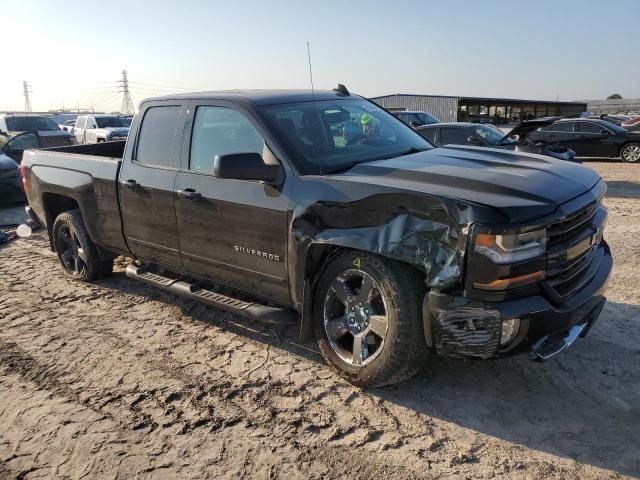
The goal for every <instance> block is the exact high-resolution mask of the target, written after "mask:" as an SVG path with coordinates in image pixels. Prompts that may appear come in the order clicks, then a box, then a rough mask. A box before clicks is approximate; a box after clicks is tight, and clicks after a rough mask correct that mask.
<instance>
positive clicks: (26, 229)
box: [16, 223, 31, 238]
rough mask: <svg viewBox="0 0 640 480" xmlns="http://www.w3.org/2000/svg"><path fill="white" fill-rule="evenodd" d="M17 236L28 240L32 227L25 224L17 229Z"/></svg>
mask: <svg viewBox="0 0 640 480" xmlns="http://www.w3.org/2000/svg"><path fill="white" fill-rule="evenodd" d="M16 235H18V236H19V237H22V238H27V237H30V236H31V227H30V226H29V225H25V224H24V223H23V224H22V225H20V226H19V227H18V228H16Z"/></svg>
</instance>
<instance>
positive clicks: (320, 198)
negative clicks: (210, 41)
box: [22, 86, 612, 386]
mask: <svg viewBox="0 0 640 480" xmlns="http://www.w3.org/2000/svg"><path fill="white" fill-rule="evenodd" d="M22 167H23V175H24V177H25V185H26V189H27V195H28V200H29V204H30V207H29V210H30V213H31V214H32V216H33V217H34V218H35V219H37V220H39V221H40V222H41V223H42V224H43V225H45V226H46V229H47V231H48V233H49V238H50V243H51V248H52V249H53V250H54V251H55V252H57V255H58V258H59V260H60V262H61V264H62V266H63V268H64V270H65V271H66V272H67V273H68V274H69V275H70V276H72V277H75V278H77V279H80V280H84V281H92V280H95V279H97V278H99V277H101V276H104V275H108V274H110V273H111V271H112V259H113V258H114V256H116V255H119V254H122V255H127V256H129V257H133V258H134V259H135V261H134V262H132V263H131V265H129V267H128V268H127V269H126V273H127V275H128V276H129V277H132V278H135V279H137V280H140V281H143V282H146V283H148V284H151V285H155V286H157V287H159V288H163V289H165V290H168V291H171V292H174V293H175V294H177V295H181V296H184V297H187V298H190V299H196V300H200V301H202V302H206V303H208V304H210V305H213V306H215V307H218V308H221V309H224V310H227V311H231V312H234V313H237V314H239V315H245V316H248V317H251V318H254V319H257V320H261V321H266V322H286V321H292V320H295V321H299V322H300V333H301V337H302V338H303V339H309V338H311V337H312V336H313V335H314V334H315V336H316V337H317V339H318V343H319V346H320V350H321V351H322V354H323V355H324V357H325V358H326V360H327V361H328V362H329V363H330V364H331V365H332V366H334V367H335V368H336V369H337V371H338V372H339V373H340V374H341V375H342V376H343V377H345V378H346V379H348V380H349V381H351V382H353V383H354V384H356V385H362V386H369V385H384V384H389V383H393V382H397V381H400V380H402V379H405V378H408V377H409V376H411V375H412V374H413V373H414V372H415V371H416V370H417V368H418V367H419V366H420V364H421V363H423V362H424V361H428V360H426V359H427V358H428V356H427V354H428V353H434V354H439V355H443V356H458V357H473V358H482V359H486V358H490V357H496V356H503V355H510V354H513V353H517V352H529V353H530V354H531V355H532V357H534V358H540V359H544V358H548V357H550V356H552V355H554V354H555V353H557V352H559V351H561V350H563V349H564V348H566V347H567V346H568V345H570V344H571V343H573V341H574V340H575V339H576V338H577V337H578V336H584V335H585V334H586V333H587V331H588V330H589V328H590V327H591V326H592V325H593V323H594V322H595V321H596V319H597V318H598V316H599V314H600V311H601V310H602V307H603V304H604V302H605V297H604V292H605V289H606V285H607V281H608V278H609V274H610V272H611V268H612V257H611V253H610V250H609V247H608V245H607V243H606V242H605V241H604V240H603V229H604V226H605V222H606V217H607V212H606V209H605V208H604V207H603V205H602V198H603V195H604V193H605V190H606V185H605V183H604V182H603V181H602V179H601V178H600V177H599V176H598V175H597V174H596V173H594V172H593V171H592V170H590V169H588V168H585V167H582V166H579V165H574V164H571V163H569V162H563V161H559V160H554V159H551V158H545V157H541V156H539V155H527V154H522V153H517V152H512V151H507V150H504V151H498V150H495V149H488V148H482V147H469V146H455V147H449V148H434V147H433V146H432V145H430V144H429V143H428V142H427V141H426V140H425V139H423V138H422V137H420V136H419V135H418V134H417V133H415V132H414V131H413V130H412V129H411V128H409V127H408V126H406V125H404V124H403V123H402V122H401V121H400V120H398V119H396V118H395V117H393V116H392V115H391V114H389V113H388V112H386V111H384V110H383V109H381V108H380V107H378V106H377V105H375V104H374V103H372V102H370V101H368V100H366V99H364V98H362V97H359V96H357V95H352V94H350V93H349V91H348V90H347V89H346V88H345V87H344V86H339V88H337V89H335V90H333V91H321V92H319V91H316V92H311V91H234V92H212V93H197V94H184V95H176V96H168V97H162V98H154V99H149V100H146V101H144V102H143V103H142V104H141V106H140V111H139V113H138V114H137V115H136V117H135V119H134V121H133V124H132V127H131V132H130V135H129V138H128V140H127V141H126V144H125V142H107V143H102V144H97V145H80V146H69V147H59V148H52V149H47V150H28V151H26V152H25V156H24V160H23V162H22Z"/></svg>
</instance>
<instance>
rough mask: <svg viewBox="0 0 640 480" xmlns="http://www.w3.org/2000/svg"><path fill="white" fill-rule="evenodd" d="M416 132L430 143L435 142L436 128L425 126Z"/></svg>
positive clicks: (433, 143)
mask: <svg viewBox="0 0 640 480" xmlns="http://www.w3.org/2000/svg"><path fill="white" fill-rule="evenodd" d="M418 133H419V134H420V135H421V136H422V137H423V138H424V139H426V140H428V141H429V143H431V145H435V144H436V129H435V128H425V129H424V130H418Z"/></svg>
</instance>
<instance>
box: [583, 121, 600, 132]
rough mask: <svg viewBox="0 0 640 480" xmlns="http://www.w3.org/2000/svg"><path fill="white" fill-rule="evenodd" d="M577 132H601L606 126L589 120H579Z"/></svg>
mask: <svg viewBox="0 0 640 480" xmlns="http://www.w3.org/2000/svg"><path fill="white" fill-rule="evenodd" d="M576 127H577V128H576V132H584V133H600V132H601V130H603V128H604V127H601V126H600V125H597V124H595V123H589V122H577V123H576Z"/></svg>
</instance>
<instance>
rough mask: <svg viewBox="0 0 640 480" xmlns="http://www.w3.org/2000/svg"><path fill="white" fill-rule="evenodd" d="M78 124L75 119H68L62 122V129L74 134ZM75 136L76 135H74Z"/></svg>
mask: <svg viewBox="0 0 640 480" xmlns="http://www.w3.org/2000/svg"><path fill="white" fill-rule="evenodd" d="M75 125H76V121H75V120H67V121H65V122H62V123H61V124H60V129H62V130H64V131H65V132H67V133H69V134H71V135H73V127H75ZM74 137H75V135H74Z"/></svg>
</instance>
